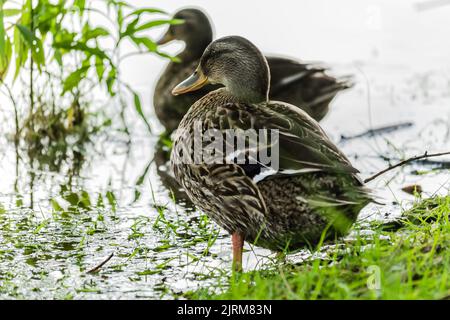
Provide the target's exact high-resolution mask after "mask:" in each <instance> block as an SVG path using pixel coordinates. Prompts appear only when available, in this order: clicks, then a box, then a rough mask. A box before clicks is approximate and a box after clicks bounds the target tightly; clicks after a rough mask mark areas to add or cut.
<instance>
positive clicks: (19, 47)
mask: <svg viewBox="0 0 450 320" xmlns="http://www.w3.org/2000/svg"><path fill="white" fill-rule="evenodd" d="M22 38H23V37H22V36H21V33H20V31H19V29H18V28H14V52H15V56H16V71H15V74H14V80H16V79H17V76H18V75H19V72H20V69H22V67H23V66H24V65H25V62H26V61H27V58H28V50H26V47H25V43H24V41H23V39H22Z"/></svg>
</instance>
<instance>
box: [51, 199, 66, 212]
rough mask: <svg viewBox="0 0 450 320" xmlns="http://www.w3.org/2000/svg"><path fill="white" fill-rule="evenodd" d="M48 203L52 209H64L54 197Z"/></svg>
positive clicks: (59, 210)
mask: <svg viewBox="0 0 450 320" xmlns="http://www.w3.org/2000/svg"><path fill="white" fill-rule="evenodd" d="M50 203H51V205H52V208H53V210H55V211H58V212H61V211H64V209H63V208H62V207H61V206H60V205H59V203H58V202H57V201H56V200H55V199H51V200H50Z"/></svg>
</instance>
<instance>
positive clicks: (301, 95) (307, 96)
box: [267, 57, 353, 120]
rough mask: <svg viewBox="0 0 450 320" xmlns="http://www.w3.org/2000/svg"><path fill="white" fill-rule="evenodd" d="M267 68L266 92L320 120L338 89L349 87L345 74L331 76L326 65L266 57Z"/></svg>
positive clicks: (273, 97)
mask: <svg viewBox="0 0 450 320" xmlns="http://www.w3.org/2000/svg"><path fill="white" fill-rule="evenodd" d="M267 62H268V64H269V68H270V74H271V80H270V82H271V83H270V93H269V96H270V97H271V98H272V99H275V100H281V101H286V102H288V103H292V104H294V105H296V106H298V107H301V108H302V109H304V110H305V111H306V112H307V113H308V114H310V115H312V116H313V117H314V118H315V119H316V120H320V119H321V118H322V117H323V116H324V115H325V114H326V110H327V106H328V104H329V102H330V101H331V100H332V99H333V98H334V97H335V96H336V94H337V93H339V92H340V91H342V90H345V89H348V88H350V87H352V85H353V84H352V82H351V79H350V78H349V77H342V78H335V77H332V76H330V75H328V74H327V72H326V71H327V68H326V67H324V66H321V65H317V64H311V63H304V62H300V61H295V60H292V59H286V58H280V57H267Z"/></svg>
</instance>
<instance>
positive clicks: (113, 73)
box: [106, 67, 117, 96]
mask: <svg viewBox="0 0 450 320" xmlns="http://www.w3.org/2000/svg"><path fill="white" fill-rule="evenodd" d="M116 78H117V70H116V68H115V67H112V69H111V70H110V71H109V73H108V77H107V78H106V86H107V87H108V92H109V94H110V95H111V96H114V95H115V94H116V93H115V92H114V83H115V82H116Z"/></svg>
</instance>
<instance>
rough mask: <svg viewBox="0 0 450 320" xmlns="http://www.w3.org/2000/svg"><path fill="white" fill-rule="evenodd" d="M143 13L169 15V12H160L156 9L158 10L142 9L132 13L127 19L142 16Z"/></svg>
mask: <svg viewBox="0 0 450 320" xmlns="http://www.w3.org/2000/svg"><path fill="white" fill-rule="evenodd" d="M143 13H161V14H167V12H165V11H163V10H160V9H156V8H141V9H137V10H135V11H132V12H130V13H129V14H128V15H127V16H126V18H128V17H131V16H140V15H141V14H143Z"/></svg>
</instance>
